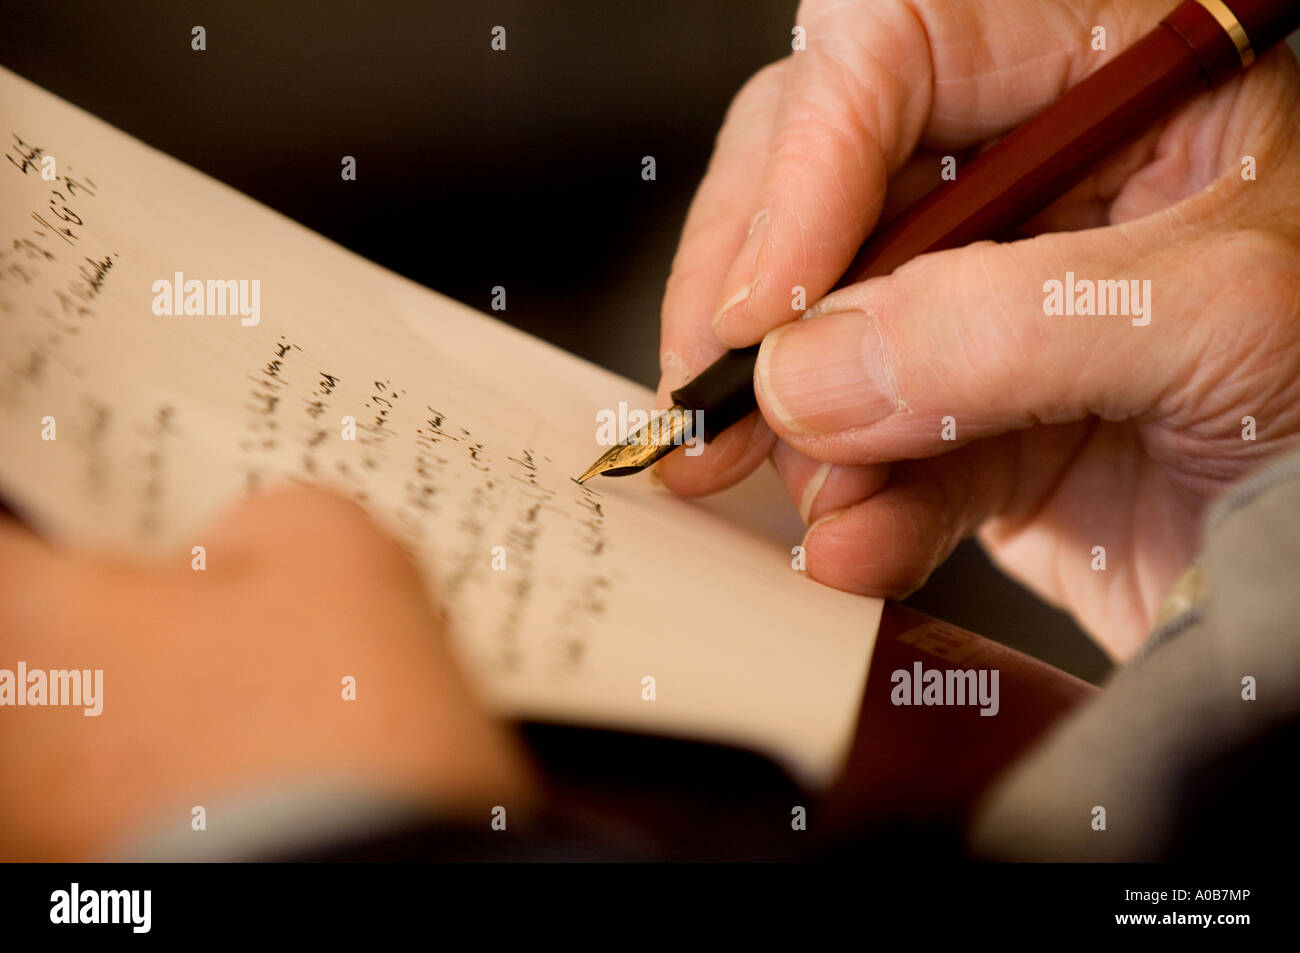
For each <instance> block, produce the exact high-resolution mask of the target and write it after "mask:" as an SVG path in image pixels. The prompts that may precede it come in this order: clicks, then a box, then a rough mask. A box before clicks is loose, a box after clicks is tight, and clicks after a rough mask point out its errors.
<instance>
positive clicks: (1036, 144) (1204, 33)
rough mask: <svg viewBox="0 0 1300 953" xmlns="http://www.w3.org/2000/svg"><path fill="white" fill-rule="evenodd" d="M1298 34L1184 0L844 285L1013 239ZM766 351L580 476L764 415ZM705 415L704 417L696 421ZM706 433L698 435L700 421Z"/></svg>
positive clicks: (718, 369)
mask: <svg viewBox="0 0 1300 953" xmlns="http://www.w3.org/2000/svg"><path fill="white" fill-rule="evenodd" d="M1297 27H1300V0H1184V2H1183V3H1181V4H1180V5H1179V6H1178V7H1177V8H1175V9H1174V11H1173V12H1172V13H1170V14H1169V15H1168V16H1166V17H1165V18H1164V19H1163V20H1161V21H1160V23H1159V24H1158V25H1157V26H1156V27H1155V29H1153V30H1152V31H1151V32H1150V33H1147V34H1146V35H1145V36H1143V37H1142V38H1141V39H1140V40H1138V41H1137V42H1136V43H1135V44H1133V46H1131V47H1129V48H1128V49H1127V50H1125V51H1124V52H1123V53H1121V54H1120V55H1119V56H1117V57H1116V58H1115V59H1113V60H1111V61H1110V62H1109V63H1107V64H1106V65H1105V66H1103V67H1101V68H1100V69H1098V70H1097V71H1095V72H1094V73H1092V74H1091V75H1089V76H1087V77H1085V78H1084V79H1083V80H1081V81H1080V82H1079V83H1077V84H1076V85H1074V86H1072V87H1071V88H1070V89H1069V90H1068V91H1066V93H1065V94H1064V95H1063V96H1062V97H1061V98H1060V99H1058V100H1056V101H1055V102H1054V103H1052V104H1051V105H1049V106H1047V107H1046V108H1045V109H1044V110H1043V111H1041V112H1040V113H1038V114H1037V115H1035V116H1033V117H1031V118H1030V119H1028V120H1026V121H1025V122H1024V123H1022V124H1021V125H1020V126H1018V127H1016V129H1015V130H1013V131H1012V132H1011V133H1009V134H1008V135H1007V136H1006V137H1005V138H1003V139H1001V140H999V141H998V142H997V143H995V144H994V145H993V146H991V147H990V148H989V149H988V150H986V151H985V152H983V153H981V154H980V155H979V156H978V157H977V158H975V159H974V160H973V161H971V162H970V164H969V165H967V166H966V167H965V168H964V169H963V170H962V171H961V172H960V173H959V174H958V175H957V177H956V178H955V179H954V180H952V181H949V182H945V183H943V184H942V185H940V186H939V187H938V188H936V189H934V190H933V191H932V192H930V193H929V194H928V195H926V196H925V197H924V198H922V199H921V200H920V201H919V202H917V203H916V204H915V205H913V206H912V207H911V208H909V209H908V210H907V211H906V212H904V213H903V214H902V215H900V216H899V217H898V218H896V219H894V220H893V221H892V222H889V223H888V224H886V225H885V226H884V227H883V228H882V229H879V230H878V231H877V232H876V233H875V234H873V235H872V236H871V237H870V238H869V239H868V241H867V243H866V244H865V245H864V246H863V247H862V249H861V250H860V251H859V252H858V254H857V256H856V257H855V258H854V260H853V263H852V264H851V265H850V266H849V269H848V271H847V272H845V274H844V277H843V278H841V279H840V281H839V282H837V283H836V285H835V288H842V287H844V286H846V285H850V284H856V283H857V282H859V281H865V280H866V279H868V278H874V277H877V276H879V275H887V274H889V273H890V272H892V271H893V270H894V269H895V268H897V267H899V266H900V265H902V264H903V263H904V262H906V261H908V260H910V259H912V258H915V257H916V256H917V255H922V254H925V253H926V252H932V251H941V250H943V249H945V248H956V247H959V246H961V245H966V244H969V243H971V242H974V241H981V240H984V239H998V238H1005V237H1007V236H1009V235H1010V234H1011V232H1012V230H1013V229H1014V228H1016V227H1017V226H1019V225H1021V224H1023V223H1024V222H1025V221H1026V220H1028V219H1029V218H1031V217H1032V216H1033V215H1035V214H1036V213H1037V212H1039V211H1041V210H1042V209H1043V208H1044V207H1046V206H1047V205H1049V204H1050V203H1051V202H1052V201H1053V200H1054V199H1056V198H1059V197H1060V196H1061V195H1062V194H1064V193H1065V192H1066V191H1067V190H1068V189H1069V188H1071V187H1072V186H1073V185H1075V184H1076V183H1077V182H1079V180H1081V179H1082V178H1083V177H1084V176H1085V175H1086V174H1087V173H1088V171H1089V170H1090V169H1091V168H1092V167H1093V166H1095V165H1096V164H1097V163H1098V162H1099V161H1100V160H1101V159H1103V158H1105V156H1107V155H1108V154H1110V153H1111V152H1113V151H1115V150H1116V149H1117V148H1118V147H1119V146H1121V145H1123V144H1125V143H1127V142H1129V141H1131V140H1133V139H1134V138H1135V137H1136V136H1137V135H1138V134H1139V133H1140V132H1142V131H1144V130H1145V129H1147V128H1149V127H1150V126H1151V125H1153V124H1154V123H1155V122H1156V121H1157V120H1158V119H1160V118H1162V117H1163V116H1165V115H1166V114H1168V113H1169V112H1170V111H1171V110H1172V109H1173V108H1174V107H1175V106H1176V105H1178V104H1179V103H1181V102H1183V101H1184V100H1186V99H1189V98H1190V97H1191V96H1192V95H1194V94H1196V93H1198V92H1202V91H1204V90H1205V89H1208V88H1211V87H1213V86H1215V85H1217V84H1218V83H1220V82H1222V81H1224V80H1226V79H1227V78H1228V77H1230V76H1233V75H1235V74H1236V73H1239V72H1241V71H1242V70H1245V69H1248V68H1249V67H1250V65H1251V64H1252V63H1253V62H1254V60H1255V55H1256V53H1259V52H1263V50H1265V49H1266V48H1268V47H1270V46H1272V45H1273V44H1274V43H1277V42H1278V41H1280V40H1282V39H1283V38H1284V37H1285V36H1286V35H1287V34H1288V33H1290V32H1291V31H1292V30H1294V29H1296V28H1297ZM758 348H759V345H757V344H755V345H752V346H750V347H746V348H741V349H738V350H732V351H728V352H727V353H726V354H724V355H723V356H722V357H720V358H719V359H718V360H717V361H715V362H714V363H713V364H711V365H710V366H709V367H708V368H707V369H706V370H704V371H703V372H702V373H701V374H700V375H699V376H698V377H696V378H695V379H693V380H691V381H689V382H688V383H687V384H685V385H684V386H682V387H680V388H678V389H677V390H675V391H673V392H672V399H673V407H672V408H671V409H670V410H668V411H666V412H665V413H664V414H661V415H659V416H657V417H655V418H654V419H652V420H650V421H649V422H648V423H647V424H646V425H645V426H644V427H641V428H639V429H638V430H636V431H634V432H633V433H631V434H629V435H628V436H627V438H626V439H625V440H624V441H623V442H622V443H620V444H618V445H616V446H614V447H611V448H610V449H609V450H608V451H607V452H606V453H604V454H603V455H602V456H601V457H600V458H599V459H598V460H597V461H596V462H595V463H593V464H592V465H591V466H590V467H588V468H587V470H586V471H585V472H584V473H583V474H582V475H581V476H580V477H578V478H577V479H578V482H579V483H585V482H586V481H587V480H589V479H591V477H593V476H595V475H597V474H602V475H604V476H623V475H626V474H629V473H637V472H639V471H641V470H643V469H645V468H646V467H648V466H650V465H651V464H653V463H654V462H655V461H656V460H658V459H659V458H661V457H663V456H665V455H666V454H668V453H669V452H670V451H671V450H672V449H673V448H674V447H675V446H678V445H679V444H680V443H681V442H682V438H683V436H687V437H689V436H696V437H702V438H703V439H704V441H705V442H706V443H708V442H711V441H712V440H713V438H714V437H716V436H717V435H718V434H720V433H721V432H722V431H724V430H726V429H727V428H728V427H730V426H731V425H732V424H734V423H736V422H737V421H739V420H741V419H742V418H744V417H746V416H748V415H749V414H750V413H752V412H754V411H755V410H756V409H757V407H758V404H757V401H756V399H755V397H754V363H755V361H756V360H757V358H758ZM697 411H698V412H701V413H696V412H697ZM697 420H700V421H702V423H703V427H702V429H703V431H704V432H703V433H701V434H694V435H692V434H690V433H689V432H688V431H689V429H690V428H691V425H692V423H693V422H694V421H697Z"/></svg>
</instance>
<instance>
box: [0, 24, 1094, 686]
mask: <svg viewBox="0 0 1300 953" xmlns="http://www.w3.org/2000/svg"><path fill="white" fill-rule="evenodd" d="M796 5H797V4H796V3H795V2H794V0H694V2H692V0H655V2H643V3H641V2H617V3H613V2H609V0H563V2H542V0H531V2H529V0H514V2H475V0H455V2H453V0H446V2H424V3H421V2H417V0H405V2H402V0H387V2H366V3H347V2H330V3H316V4H290V3H284V2H271V0H261V2H244V3H232V2H223V3H220V4H217V3H208V4H204V3H192V2H178V0H130V2H124V3H114V4H104V3H94V4H92V3H80V2H50V0H47V2H43V3H31V2H25V3H14V2H10V0H0V65H3V66H5V67H7V68H8V69H11V70H13V71H14V72H16V73H19V74H21V75H22V76H25V77H27V78H28V79H30V80H32V81H34V82H35V83H37V84H39V85H41V86H44V87H45V88H47V89H49V90H51V91H53V92H55V93H57V94H58V95H60V96H62V97H63V98H65V99H67V100H69V101H71V102H73V103H75V104H76V105H78V106H80V107H82V108H83V109H86V110H87V111H89V112H90V113H93V114H94V115H96V116H98V117H100V118H101V119H103V120H105V121H107V122H109V123H112V124H113V125H115V126H118V127H119V128H121V129H123V130H125V131H126V132H128V133H130V134H132V135H134V136H136V137H138V138H139V139H142V140H143V141H145V142H147V143H148V144H149V145H151V146H154V147H156V148H158V149H160V150H162V151H163V152H165V153H168V154H170V155H172V156H175V157H176V158H178V159H180V160H182V161H184V162H186V163H188V164H190V165H192V166H195V167H196V168H198V169H201V170H202V171H204V172H206V173H207V174H209V175H211V176H213V177H215V178H217V179H220V180H221V181H223V182H226V183H227V184H229V185H231V186H233V187H235V188H237V189H239V190H240V191H242V192H245V193H247V194H249V195H251V196H253V197H254V198H256V199H258V200H259V201H261V202H263V203H265V204H267V205H269V206H271V207H272V208H275V209H277V210H278V211H280V212H282V213H284V214H285V215H287V216H289V217H290V218H293V219H296V220H297V221H299V222H302V223H303V224H305V225H307V226H308V227H310V228H312V229H315V230H317V231H319V232H321V233H323V234H324V235H327V236H328V237H330V238H331V239H333V240H334V241H336V242H338V243H340V244H341V245H344V246H346V247H348V248H350V249H352V250H354V251H356V252H358V253H360V254H362V255H364V256H366V257H367V258H370V259H372V260H374V261H376V262H379V263H380V264H383V265H385V266H387V267H388V268H391V269H393V270H394V271H398V272H400V273H402V274H404V275H406V276H407V277H409V278H412V279H414V280H415V281H419V282H421V283H423V284H425V285H428V286H429V287H431V288H434V289H436V290H438V291H440V292H442V293H444V294H447V295H450V296H452V297H454V298H457V299H459V300H461V301H463V302H465V303H466V304H469V305H471V306H473V307H476V308H478V309H480V310H483V311H488V312H489V313H492V314H494V316H496V317H498V318H500V319H502V320H506V321H509V322H510V323H511V324H514V325H516V326H517V327H519V328H522V329H523V330H525V331H528V332H530V333H532V334H535V335H538V336H540V337H543V338H546V339H548V340H550V341H552V342H554V343H555V344H558V345H559V346H561V347H564V348H566V349H568V350H570V351H574V352H576V353H578V354H580V355H582V356H584V357H586V358H588V359H590V360H592V361H595V362H597V363H599V364H603V365H604V366H606V367H608V368H610V369H612V370H614V371H617V372H618V373H620V374H623V375H625V376H627V377H630V378H633V379H635V380H637V381H639V382H641V383H642V384H645V385H647V386H650V387H653V386H655V384H656V383H657V380H658V320H659V302H660V297H661V295H662V293H663V287H664V283H665V281H666V280H667V278H668V273H669V268H670V264H671V261H672V255H673V252H674V250H675V247H676V242H677V236H678V233H679V231H680V229H681V226H682V223H683V221H684V220H685V216H686V209H687V205H688V203H689V201H690V198H691V195H692V193H693V191H694V189H695V186H696V185H697V184H698V182H699V180H700V177H701V176H702V175H703V173H704V169H705V166H706V164H707V162H708V158H709V154H710V152H711V151H712V146H713V137H714V135H715V134H716V132H717V129H718V127H719V126H720V124H721V122H722V117H723V115H724V112H725V110H726V106H727V103H728V102H729V101H730V99H731V97H732V96H733V95H734V94H735V92H736V91H737V90H738V89H739V88H740V86H741V85H742V84H743V83H744V81H745V79H746V78H747V77H748V76H750V75H751V74H752V73H754V72H755V71H756V70H757V69H758V68H759V67H761V66H762V65H764V64H765V63H768V62H771V61H772V60H775V59H779V58H780V57H782V56H784V55H785V54H787V53H788V52H789V43H790V28H791V26H792V25H793V24H794V14H795V8H796ZM196 25H201V26H203V27H204V28H205V29H206V30H207V50H206V51H204V52H195V51H193V50H191V48H190V38H191V37H190V30H191V28H192V27H194V26H196ZM496 25H502V26H504V27H505V28H506V31H507V50H506V52H504V53H502V52H494V51H493V50H492V49H491V48H490V40H491V30H492V28H493V27H494V26H496ZM2 107H3V102H2V101H0V116H2V115H3V109H2ZM345 155H351V156H354V157H356V160H357V179H356V181H354V182H344V181H342V179H341V178H340V174H339V173H340V168H341V166H340V162H341V159H342V157H343V156H345ZM646 155H650V156H654V157H655V161H656V166H657V169H656V172H657V178H656V180H655V181H653V182H646V181H643V180H642V178H641V159H642V157H643V156H646ZM495 285H502V286H504V287H505V288H506V289H507V296H508V308H507V310H506V311H504V312H500V313H494V312H491V311H490V309H489V303H490V300H491V294H492V292H491V289H492V287H493V286H495ZM708 306H711V303H710V304H709V305H708ZM907 604H908V605H911V606H913V607H915V608H918V609H920V610H921V611H923V612H927V613H929V614H931V615H935V616H938V617H940V618H943V619H946V620H948V621H951V622H954V623H956V624H958V625H961V626H964V627H966V628H969V629H971V630H973V631H976V632H979V633H981V634H983V635H986V636H989V637H990V638H993V639H996V640H998V641H1001V642H1004V643H1006V644H1008V645H1011V646H1013V647H1015V648H1019V649H1021V650H1022V651H1025V652H1028V653H1030V654H1032V655H1035V656H1037V657H1039V658H1041V659H1043V660H1045V661H1047V662H1050V663H1052V664H1054V665H1057V666H1060V667H1061V668H1064V669H1066V670H1067V671H1070V672H1072V673H1074V674H1076V675H1078V676H1080V677H1082V678H1085V679H1088V680H1091V681H1097V680H1099V679H1100V678H1102V677H1103V676H1104V675H1105V674H1106V672H1107V671H1108V670H1109V663H1108V661H1107V660H1106V658H1105V656H1104V655H1103V654H1102V653H1101V651H1100V650H1099V649H1097V648H1096V647H1095V646H1094V645H1093V644H1092V643H1091V642H1090V641H1089V640H1088V639H1087V638H1086V637H1085V636H1084V635H1083V634H1082V633H1080V632H1079V631H1078V629H1077V628H1076V627H1075V626H1074V625H1073V624H1072V623H1071V622H1070V620H1069V619H1068V617H1066V616H1065V615H1063V614H1062V613H1059V612H1056V611H1055V610H1053V609H1050V608H1049V607H1047V606H1045V605H1043V604H1042V603H1041V602H1039V601H1038V600H1037V599H1036V598H1034V597H1033V596H1031V595H1030V594H1028V593H1027V592H1025V591H1024V590H1023V589H1021V588H1020V587H1019V586H1017V585H1016V584H1014V583H1012V582H1011V581H1009V580H1008V579H1006V577H1004V576H1002V575H1001V574H1000V573H998V571H997V570H996V569H994V568H993V567H992V566H990V565H989V563H988V561H987V559H985V557H984V555H983V553H982V551H981V550H980V549H979V547H978V546H976V545H974V544H973V543H967V544H964V545H963V546H962V547H961V548H960V549H959V550H958V551H957V553H956V554H955V555H954V556H953V558H952V559H950V560H949V561H948V563H947V564H946V565H945V566H944V567H943V568H942V569H940V570H939V571H938V572H937V573H936V574H935V575H934V577H933V578H932V579H931V580H930V582H929V583H928V584H927V585H926V586H925V587H924V588H923V589H922V590H921V591H920V592H918V593H916V594H915V595H914V596H913V597H912V598H910V599H909V600H907Z"/></svg>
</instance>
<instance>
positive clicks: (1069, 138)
mask: <svg viewBox="0 0 1300 953" xmlns="http://www.w3.org/2000/svg"><path fill="white" fill-rule="evenodd" d="M1213 2H1214V0H1206V2H1205V3H1202V2H1200V0H1186V2H1184V3H1183V4H1181V5H1180V6H1179V7H1178V8H1177V9H1175V10H1174V11H1173V12H1172V13H1170V14H1169V15H1168V16H1167V17H1165V19H1164V20H1162V21H1161V23H1160V24H1159V26H1157V27H1156V28H1155V29H1154V30H1152V31H1151V32H1150V33H1148V34H1147V35H1146V36H1145V37H1143V38H1142V39H1141V40H1139V41H1138V42H1137V43H1135V44H1134V45H1133V46H1131V47H1129V48H1128V49H1127V50H1125V51H1124V52H1123V53H1121V54H1120V55H1119V56H1117V57H1115V59H1113V60H1111V61H1110V62H1109V63H1107V64H1106V65H1105V66H1103V67H1102V68H1101V69H1099V70H1097V71H1096V72H1095V73H1093V74H1091V75H1090V76H1088V77H1086V78H1085V79H1083V80H1082V81H1080V82H1079V83H1078V84H1076V85H1075V86H1074V87H1072V88H1071V89H1069V90H1068V91H1067V92H1066V93H1065V94H1064V95H1063V96H1062V97H1061V98H1060V99H1059V100H1057V101H1056V102H1054V103H1053V104H1052V105H1051V106H1049V107H1047V108H1046V109H1044V110H1043V111H1042V112H1041V113H1039V114H1038V115H1037V116H1035V117H1033V118H1031V119H1029V120H1027V121H1026V122H1024V123H1023V124H1022V125H1020V126H1019V127H1017V128H1016V129H1015V130H1014V131H1013V132H1011V133H1010V134H1008V135H1007V136H1006V137H1005V138H1003V139H1001V140H1000V141H998V142H997V143H995V144H994V145H993V146H991V147H990V148H989V149H987V150H986V151H985V152H983V153H982V154H981V155H979V156H978V157H977V158H975V159H974V160H973V161H971V162H970V164H969V165H967V166H965V167H964V168H962V169H960V170H958V173H957V179H956V180H955V181H952V182H949V183H946V184H945V185H943V186H941V187H940V188H937V189H935V190H934V191H933V192H931V193H930V194H929V195H927V196H926V197H925V198H923V199H922V200H921V201H920V202H918V203H917V204H916V205H914V206H912V207H911V208H909V209H908V210H907V211H906V212H905V213H904V214H903V215H901V216H900V217H899V218H897V219H895V220H894V221H893V222H890V223H889V224H888V225H886V226H885V227H884V228H883V229H881V231H879V232H878V233H877V234H876V235H875V236H874V237H873V238H872V239H871V241H869V242H868V243H867V244H866V245H865V246H864V247H863V248H862V250H861V251H860V252H859V253H858V255H857V257H856V258H855V259H854V261H853V264H852V265H851V266H850V267H849V270H848V272H847V273H846V274H845V276H844V278H843V279H841V281H840V283H839V285H837V287H842V286H844V285H850V284H854V283H856V282H859V281H862V280H864V279H866V278H873V277H876V276H877V275H886V274H889V273H890V272H892V271H893V270H894V269H895V268H897V267H899V266H900V265H902V264H904V263H905V262H907V261H908V260H909V259H912V258H915V257H916V256H917V255H921V254H925V253H926V252H932V251H939V250H942V249H945V248H956V247H958V246H961V245H967V244H970V243H971V242H975V241H980V240H984V239H989V238H996V237H999V236H1003V235H1006V234H1007V233H1009V232H1010V231H1011V230H1012V229H1014V228H1015V227H1016V226H1018V225H1020V224H1021V223H1022V222H1024V221H1025V220H1026V219H1028V218H1030V217H1032V216H1033V215H1034V214H1036V213H1037V212H1038V211H1040V210H1041V209H1043V208H1044V207H1046V206H1047V205H1049V204H1051V202H1052V201H1054V200H1055V199H1057V198H1058V197H1060V196H1061V195H1062V194H1063V193H1064V192H1065V191H1067V190H1068V189H1069V188H1071V187H1072V186H1073V185H1074V184H1075V183H1077V182H1078V181H1079V180H1081V179H1082V178H1083V177H1084V176H1085V175H1086V174H1087V173H1088V171H1089V170H1090V169H1091V168H1092V167H1093V166H1095V165H1096V164H1097V163H1098V162H1099V161H1100V160H1101V159H1103V158H1104V157H1106V156H1107V155H1110V154H1112V153H1113V152H1114V151H1115V150H1116V148H1118V147H1119V146H1121V145H1123V144H1124V143H1126V142H1128V141H1130V140H1132V139H1134V138H1136V137H1137V135H1138V134H1139V133H1141V132H1143V131H1144V130H1146V129H1148V128H1150V127H1151V125H1152V123H1153V122H1154V121H1155V120H1156V119H1158V118H1160V117H1161V116H1163V115H1164V114H1166V113H1168V112H1169V111H1170V110H1172V108H1173V107H1174V106H1176V105H1177V104H1178V103H1180V102H1182V101H1183V100H1185V99H1186V98H1187V96H1188V94H1189V92H1190V91H1191V90H1194V89H1195V88H1196V87H1198V86H1199V87H1205V88H1208V87H1210V86H1212V85H1214V84H1215V83H1217V82H1219V81H1220V80H1222V79H1224V78H1226V77H1227V76H1229V75H1231V74H1232V73H1234V72H1237V71H1240V70H1241V69H1242V68H1243V67H1244V66H1245V65H1246V63H1245V62H1243V56H1242V52H1241V51H1240V50H1239V49H1238V46H1237V43H1236V42H1234V39H1233V37H1232V36H1231V35H1230V34H1229V31H1228V29H1227V28H1226V27H1225V25H1223V24H1222V23H1220V20H1219V19H1217V18H1216V15H1215V14H1214V13H1212V12H1211V7H1212V6H1213ZM1219 6H1220V7H1221V8H1222V9H1221V10H1220V14H1221V15H1223V16H1224V17H1225V18H1226V19H1227V20H1228V21H1229V22H1233V16H1234V15H1236V16H1238V17H1240V19H1239V20H1238V21H1236V24H1237V29H1238V31H1239V33H1240V35H1243V36H1248V37H1250V41H1251V43H1252V47H1248V48H1247V49H1248V51H1249V50H1251V49H1252V48H1253V49H1262V48H1264V46H1266V45H1268V44H1269V43H1272V42H1276V41H1277V40H1279V39H1281V38H1282V37H1284V36H1285V35H1286V34H1287V33H1288V32H1290V30H1291V29H1294V28H1295V26H1296V24H1297V21H1300V2H1296V0H1287V2H1279V0H1231V2H1230V4H1228V5H1225V4H1223V3H1220V4H1219ZM1225 11H1226V12H1225ZM1252 28H1253V29H1254V30H1256V31H1257V33H1258V34H1259V38H1258V39H1256V37H1255V36H1252V35H1251V34H1250V33H1248V32H1246V31H1248V30H1249V29H1252ZM1247 62H1248V61H1247Z"/></svg>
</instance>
